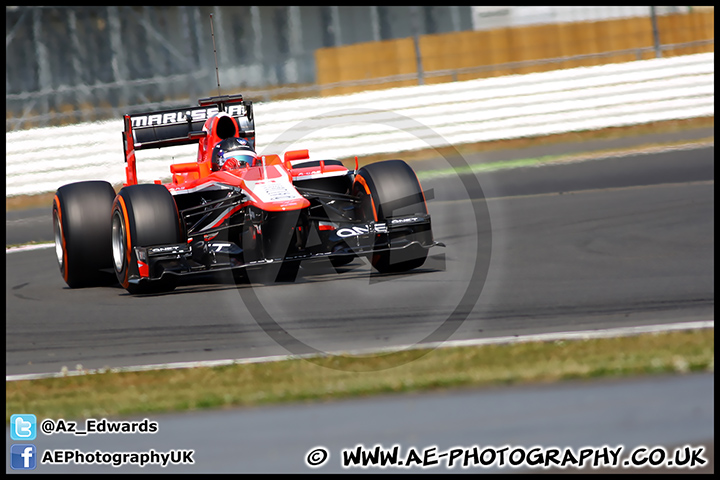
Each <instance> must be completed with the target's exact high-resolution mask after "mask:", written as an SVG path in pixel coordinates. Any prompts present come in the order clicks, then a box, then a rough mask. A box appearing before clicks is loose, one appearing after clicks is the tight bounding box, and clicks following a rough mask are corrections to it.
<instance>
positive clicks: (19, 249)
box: [5, 243, 55, 253]
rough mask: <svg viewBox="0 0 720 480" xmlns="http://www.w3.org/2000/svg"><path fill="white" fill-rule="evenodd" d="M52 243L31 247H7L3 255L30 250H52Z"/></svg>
mask: <svg viewBox="0 0 720 480" xmlns="http://www.w3.org/2000/svg"><path fill="white" fill-rule="evenodd" d="M54 246H55V244H54V243H35V244H32V245H21V246H19V247H8V248H6V249H5V253H17V252H27V251H30V250H42V249H45V248H52V247H54Z"/></svg>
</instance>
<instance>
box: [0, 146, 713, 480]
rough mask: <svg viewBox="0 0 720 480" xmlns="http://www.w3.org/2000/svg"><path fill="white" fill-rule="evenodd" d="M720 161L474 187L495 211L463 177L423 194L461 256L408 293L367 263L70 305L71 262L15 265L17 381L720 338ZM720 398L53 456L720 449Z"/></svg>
mask: <svg viewBox="0 0 720 480" xmlns="http://www.w3.org/2000/svg"><path fill="white" fill-rule="evenodd" d="M534 153H535V154H537V155H540V153H537V152H534ZM542 154H545V153H542ZM518 155H521V156H520V157H519V158H525V157H527V156H528V155H527V152H523V153H519V154H518ZM490 159H491V158H490V156H489V155H488V156H483V155H477V156H473V157H468V158H467V159H465V161H467V163H469V164H475V163H481V162H484V161H489V160H490ZM713 163H714V147H713V146H712V145H711V146H703V147H698V148H688V149H680V150H668V151H665V152H660V153H652V154H633V155H628V156H623V157H619V158H605V159H603V158H599V159H595V160H589V161H583V162H570V163H562V164H556V165H551V166H550V165H548V166H542V167H530V168H518V169H511V170H502V171H497V172H493V173H484V174H477V175H476V176H475V177H474V178H476V179H477V181H478V182H479V185H480V186H481V187H482V194H483V196H482V197H478V191H477V190H472V189H468V185H471V184H472V183H473V182H471V181H468V180H467V179H465V180H463V178H462V177H459V176H449V177H438V178H429V179H427V180H423V187H424V188H425V190H426V191H431V192H432V194H431V196H432V200H430V201H429V206H430V213H431V214H432V218H433V231H434V233H435V237H436V239H437V240H439V241H442V242H444V243H445V244H446V245H447V247H446V248H444V249H442V248H437V249H434V250H433V251H432V252H431V258H430V259H429V261H428V263H427V264H426V265H425V266H424V267H423V268H421V269H419V270H418V271H416V272H413V273H408V274H403V275H394V276H375V275H373V274H372V273H371V271H370V268H369V267H368V265H367V263H366V262H365V261H364V260H356V261H355V262H353V263H352V264H351V265H349V266H348V267H346V268H343V269H342V271H341V272H340V273H336V272H334V271H333V270H332V268H331V267H330V266H329V265H326V264H322V263H321V264H317V265H305V266H304V268H303V269H302V270H301V274H300V276H299V278H298V279H297V281H296V282H295V283H289V284H280V285H274V286H259V285H241V286H240V287H239V288H238V287H236V285H235V284H234V283H233V282H232V281H231V280H230V279H229V278H214V279H213V278H204V279H202V280H203V281H201V282H196V283H190V282H188V283H185V284H183V285H181V286H180V287H178V289H177V290H176V291H174V292H172V293H170V294H164V295H151V296H138V297H132V296H130V295H128V294H127V293H126V292H125V290H123V289H121V288H119V287H117V286H114V285H106V286H99V287H97V288H90V289H82V290H70V289H68V288H67V287H66V286H65V284H64V282H63V281H62V279H61V277H60V274H59V272H58V269H57V265H56V262H55V258H54V255H55V254H54V250H53V249H40V250H33V251H27V252H15V253H9V254H6V279H7V284H6V373H7V374H20V373H40V372H57V371H59V370H60V369H61V368H62V367H63V366H66V367H68V368H69V369H71V370H72V369H74V368H75V367H76V365H82V367H83V368H102V367H106V366H109V367H116V366H132V365H144V364H156V363H169V362H179V361H195V360H211V359H226V358H247V357H257V356H265V355H286V354H288V353H304V352H312V351H325V352H335V351H343V350H356V349H364V348H375V347H383V348H384V347H393V346H398V345H407V344H415V343H418V342H423V341H427V340H428V339H433V340H437V339H438V336H440V337H442V336H449V338H451V339H471V338H489V337H496V336H507V335H526V334H534V333H543V332H561V331H573V330H587V329H601V328H607V327H616V326H634V325H649V324H660V323H670V322H683V321H695V320H712V319H714V266H713V265H714V202H713V199H714V165H713ZM428 165H432V168H447V167H448V163H447V161H446V160H445V159H437V160H435V161H431V162H422V163H421V164H418V165H417V169H418V170H420V171H423V170H426V169H427V168H431V167H428ZM43 218H44V220H43ZM478 220H480V221H482V223H481V224H478V223H477V221H478ZM45 222H47V223H45ZM11 238H12V240H11ZM51 239H52V236H51V228H50V212H49V211H35V210H30V211H26V212H9V214H8V219H7V243H8V244H10V243H21V242H26V241H30V240H35V241H50V240H51ZM476 287H481V288H480V289H479V290H478V297H477V299H476V301H474V302H473V303H472V305H468V304H467V302H468V300H472V299H473V294H472V292H471V291H472V290H473V289H474V288H476ZM468 292H471V293H468ZM251 310H252V312H251ZM358 370H362V363H361V362H360V363H358ZM713 384H714V374H712V373H710V374H701V375H690V376H678V377H672V376H671V377H667V378H662V379H657V378H656V379H642V380H640V379H631V380H624V381H602V382H599V383H597V384H592V383H588V384H585V383H582V382H580V383H577V384H575V383H570V384H564V385H558V386H544V387H513V388H509V389H490V390H489V391H484V392H474V391H459V392H445V393H439V394H429V395H411V396H408V397H403V398H402V399H399V398H380V399H372V400H370V399H367V400H363V401H355V400H353V401H349V402H333V403H331V404H326V405H321V406H309V405H296V406H277V407H269V408H261V409H251V410H249V411H247V412H243V411H227V412H207V413H191V414H185V415H163V416H158V417H156V418H153V420H156V421H158V422H159V423H160V428H161V432H163V433H162V435H158V436H137V435H131V436H128V435H124V436H111V437H103V439H102V441H101V443H99V444H97V443H94V444H93V445H90V444H91V443H93V441H92V439H91V438H87V439H72V440H71V441H70V439H68V440H67V441H65V440H64V439H61V438H60V437H58V436H54V437H51V438H43V439H42V440H41V441H40V440H39V442H38V449H40V447H46V448H61V447H60V444H61V443H62V448H72V447H77V448H83V449H90V450H91V449H93V448H95V447H96V446H98V445H99V446H100V447H99V448H101V449H102V450H104V451H111V450H118V451H120V450H135V451H137V450H146V449H149V448H154V449H155V450H158V451H163V450H169V449H172V448H176V449H177V448H194V449H196V450H197V454H196V458H195V460H196V461H197V465H196V467H197V468H193V467H187V468H186V469H182V468H180V469H178V470H175V469H173V468H168V469H163V468H154V467H153V468H151V467H146V469H145V470H139V469H137V468H136V469H134V470H129V471H144V472H150V471H163V472H170V471H193V472H198V471H207V472H231V471H264V472H271V471H313V470H310V469H308V468H307V467H306V466H305V463H304V456H305V455H306V453H307V452H308V451H309V450H310V449H312V448H314V447H315V446H318V445H324V446H326V447H329V448H330V455H331V462H330V465H332V466H328V467H327V468H321V469H319V470H317V471H318V472H320V473H325V472H328V471H330V470H340V467H339V458H338V457H339V455H340V449H341V448H353V447H354V446H355V445H357V444H359V443H362V444H364V445H365V446H366V447H372V446H374V445H375V444H377V443H382V445H383V446H384V447H391V446H392V445H393V444H394V443H400V444H401V448H403V449H407V448H409V447H410V446H414V447H416V448H419V449H422V448H426V447H428V446H432V445H436V446H437V447H438V450H443V449H445V450H446V449H448V448H451V447H453V446H466V447H469V446H472V445H474V444H477V445H494V446H498V447H499V446H502V445H523V446H525V447H531V446H533V445H542V446H543V447H549V446H556V447H559V448H563V447H566V446H568V447H575V448H580V447H582V446H594V447H601V446H603V445H605V444H607V445H610V446H615V445H618V444H623V445H626V447H628V448H632V447H635V446H638V445H647V446H653V445H665V446H668V447H669V446H672V445H684V444H691V445H694V446H696V445H699V444H700V443H699V442H704V443H703V444H705V445H707V444H710V445H712V440H713V438H714V432H713V428H712V425H713V415H714V414H713V399H712V397H713V394H712V392H713ZM593 385H595V386H593ZM13 413H14V412H13ZM470 419H474V420H470ZM187 432H190V433H187ZM306 432H310V433H306ZM61 440H63V441H62V442H61ZM83 442H84V443H83ZM88 442H89V443H88ZM128 442H130V443H128ZM548 442H549V443H548ZM41 443H42V445H41ZM705 457H706V458H713V457H712V456H711V455H708V454H705ZM38 471H41V470H40V468H39V469H38ZM42 471H46V472H47V471H65V472H70V471H78V472H84V473H90V472H92V471H118V470H116V469H114V468H112V467H107V468H105V467H102V468H101V467H88V466H85V467H80V466H76V467H58V468H57V469H54V468H53V469H52V470H49V469H48V467H46V466H43V467H42ZM120 471H124V469H121V470H120ZM351 471H354V472H365V471H368V470H363V469H361V468H356V469H354V470H351ZM369 471H383V470H381V469H379V468H377V469H371V470H369ZM398 471H402V470H398ZM429 471H431V472H432V471H433V470H429ZM456 471H457V470H456ZM470 471H473V470H470Z"/></svg>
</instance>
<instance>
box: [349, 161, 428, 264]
mask: <svg viewBox="0 0 720 480" xmlns="http://www.w3.org/2000/svg"><path fill="white" fill-rule="evenodd" d="M352 191H353V195H354V196H356V197H358V198H359V199H360V204H359V205H358V207H357V210H356V215H357V217H358V218H359V219H360V220H363V221H366V222H372V221H374V222H379V223H383V222H385V223H387V221H388V219H389V218H391V217H397V216H403V215H427V213H428V209H427V204H426V202H425V196H424V194H423V190H422V187H421V186H420V182H419V180H418V179H417V175H415V172H414V171H413V169H412V168H411V167H410V165H408V164H407V163H405V162H404V161H403V160H387V161H383V162H378V163H371V164H369V165H366V166H364V167H362V168H361V169H360V170H358V172H357V174H356V175H355V181H354V182H353V190H352ZM406 237H407V238H405V239H404V240H405V241H417V242H419V243H420V244H430V243H432V232H431V231H430V230H429V229H427V230H423V231H418V232H412V233H411V234H410V235H407V236H406ZM390 242H391V243H392V242H393V239H392V238H391V240H390ZM420 244H418V243H414V244H411V245H410V246H408V247H407V248H403V249H401V250H390V251H388V250H385V251H377V252H373V254H372V256H371V258H370V260H371V263H372V266H373V267H375V269H376V270H377V271H378V272H380V273H393V272H404V271H407V270H411V269H413V268H418V267H420V266H422V265H423V264H424V263H425V260H426V258H427V254H428V251H427V249H426V248H424V247H423V246H421V245H420Z"/></svg>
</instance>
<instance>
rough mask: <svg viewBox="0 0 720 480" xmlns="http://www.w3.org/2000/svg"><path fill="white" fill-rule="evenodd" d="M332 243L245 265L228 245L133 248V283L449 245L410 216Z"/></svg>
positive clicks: (342, 228) (336, 236) (335, 234)
mask: <svg viewBox="0 0 720 480" xmlns="http://www.w3.org/2000/svg"><path fill="white" fill-rule="evenodd" d="M334 226H335V227H336V228H334V229H333V230H332V231H331V232H330V234H329V236H328V235H326V236H325V237H326V238H327V239H328V241H327V242H324V244H323V247H325V248H322V249H320V250H318V249H317V248H316V249H307V250H306V251H298V252H294V253H291V254H287V255H286V256H284V257H279V258H262V259H258V260H253V261H248V262H246V261H244V259H243V249H242V248H241V247H240V246H239V245H237V244H235V243H233V242H228V241H219V240H209V241H196V242H192V243H179V244H170V245H158V246H152V247H135V258H136V259H137V262H138V269H137V275H130V278H129V282H130V283H133V284H137V283H139V282H145V281H155V280H160V279H162V278H163V276H164V275H166V274H168V275H192V274H196V273H201V272H209V271H213V272H216V271H222V270H234V269H243V268H252V267H261V266H263V265H267V264H271V263H275V262H299V261H303V260H310V259H321V258H327V259H332V258H335V257H337V258H341V257H343V258H347V257H348V256H352V257H362V256H370V255H373V254H377V253H382V252H387V251H392V252H396V254H397V256H398V258H402V256H403V254H404V252H406V253H407V254H408V255H413V254H412V253H411V252H412V251H413V250H414V249H417V248H423V249H430V248H432V247H436V246H440V247H444V246H445V245H444V244H443V243H441V242H437V241H434V240H432V234H431V233H430V232H431V225H430V215H408V216H403V217H395V218H391V219H388V221H387V222H370V223H348V224H344V225H334Z"/></svg>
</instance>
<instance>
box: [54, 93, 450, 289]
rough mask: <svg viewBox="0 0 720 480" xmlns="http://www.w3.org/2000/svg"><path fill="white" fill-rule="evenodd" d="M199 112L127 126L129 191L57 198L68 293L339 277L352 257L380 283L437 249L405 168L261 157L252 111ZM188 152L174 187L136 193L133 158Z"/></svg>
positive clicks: (68, 189)
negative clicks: (306, 273)
mask: <svg viewBox="0 0 720 480" xmlns="http://www.w3.org/2000/svg"><path fill="white" fill-rule="evenodd" d="M198 105H199V106H198V107H191V108H186V109H177V110H166V111H155V112H150V113H145V114H136V115H125V116H124V123H125V128H124V132H123V147H124V152H125V161H126V163H127V166H126V174H127V183H125V184H124V185H123V187H122V189H120V191H119V192H118V193H117V194H116V192H115V190H114V189H113V187H112V186H111V185H110V183H108V182H105V181H86V182H78V183H72V184H69V185H65V186H62V187H60V188H59V189H58V190H57V193H56V195H55V198H54V202H53V227H54V232H55V249H56V253H57V260H58V264H59V266H60V272H61V274H62V276H63V278H64V280H65V282H66V283H67V284H68V286H70V287H71V288H75V287H84V286H92V285H94V284H96V282H97V281H98V279H99V277H100V276H101V275H103V272H106V273H105V274H107V273H109V272H112V271H114V273H115V275H116V276H117V279H118V281H119V282H120V284H121V285H122V286H123V287H124V288H125V289H127V290H128V291H129V292H130V293H146V292H158V291H168V290H172V289H173V288H175V285H176V283H177V279H178V278H179V277H180V276H182V275H192V274H196V273H200V272H210V271H219V270H233V272H234V273H238V274H241V275H239V276H240V277H242V273H244V274H245V276H246V277H249V278H250V279H251V280H252V281H254V279H253V277H252V275H258V276H257V277H255V278H256V279H260V280H262V281H263V282H265V283H268V282H270V283H271V282H273V281H292V280H294V278H295V275H296V274H297V272H298V268H299V266H300V263H301V262H303V261H309V260H313V259H327V260H329V261H330V262H332V265H334V266H341V265H344V264H347V263H349V262H351V261H352V260H353V259H354V258H356V257H358V256H365V257H367V258H368V259H369V260H370V262H371V264H372V266H373V267H374V268H375V269H376V270H377V271H378V272H381V273H385V272H402V271H407V270H410V269H413V268H417V267H420V266H421V265H423V263H424V262H425V259H426V258H427V254H428V249H429V248H430V247H433V246H436V245H442V244H440V243H439V242H435V241H434V240H433V235H432V230H431V224H430V215H429V214H428V209H427V204H426V199H425V193H424V192H423V190H422V187H421V186H420V183H419V181H418V179H417V176H416V175H415V173H414V171H413V170H412V168H411V167H410V166H409V165H408V164H407V163H405V162H404V161H402V160H388V161H382V162H377V163H372V164H369V165H366V166H364V167H362V168H360V169H358V168H357V166H358V165H357V159H356V162H355V170H350V169H348V168H346V167H345V166H344V165H343V163H342V162H340V161H338V160H330V159H313V158H311V157H310V155H309V152H308V151H307V150H294V151H288V152H286V153H285V154H284V155H283V157H282V158H281V157H280V156H278V155H257V154H256V153H255V120H254V117H253V109H252V102H248V101H244V100H243V98H242V95H223V96H217V97H211V98H206V99H201V100H199V102H198ZM192 143H197V144H198V154H197V160H196V161H194V162H189V163H176V164H173V165H170V174H171V175H172V180H171V182H170V183H167V184H162V182H161V181H159V180H156V181H155V183H153V184H138V181H137V171H136V158H135V152H136V151H138V150H143V149H148V148H162V147H166V146H172V145H184V144H192ZM327 260H326V261H327ZM251 272H252V275H251Z"/></svg>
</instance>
